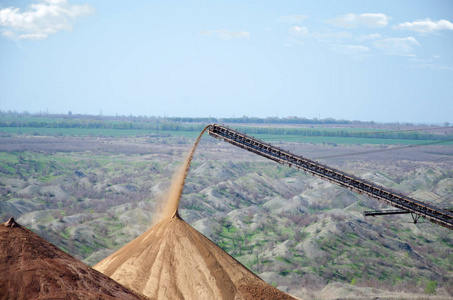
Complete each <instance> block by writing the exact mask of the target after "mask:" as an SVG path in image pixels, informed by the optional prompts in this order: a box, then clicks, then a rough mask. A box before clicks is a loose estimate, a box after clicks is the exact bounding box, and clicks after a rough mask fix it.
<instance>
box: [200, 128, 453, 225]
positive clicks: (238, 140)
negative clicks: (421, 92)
mask: <svg viewBox="0 0 453 300" xmlns="http://www.w3.org/2000/svg"><path fill="white" fill-rule="evenodd" d="M208 134H209V135H210V136H212V137H215V138H218V139H221V140H224V141H225V142H227V143H230V144H233V145H235V146H238V147H240V148H243V149H245V150H247V151H250V152H253V153H255V154H258V155H261V156H263V157H266V158H268V159H271V160H273V161H276V162H278V163H281V164H285V165H288V166H290V167H296V168H297V169H302V170H303V171H305V172H307V173H309V174H311V175H313V176H316V177H319V178H322V179H324V180H327V181H329V182H332V183H335V184H337V185H340V186H342V187H345V188H347V189H349V190H351V191H354V192H357V193H359V194H363V195H366V196H368V197H370V198H373V199H377V200H382V201H385V202H386V203H388V204H390V205H392V206H394V207H397V208H399V209H403V210H405V211H408V212H411V213H414V214H416V215H419V216H422V217H424V218H426V219H427V220H429V221H431V222H433V223H436V224H438V225H441V226H444V227H446V228H449V229H452V230H453V213H451V212H449V211H447V210H444V209H440V208H438V207H436V206H433V205H431V204H427V203H423V202H421V201H418V200H415V199H412V198H409V197H407V196H405V195H402V194H399V193H395V192H394V191H392V190H390V189H386V188H384V187H381V186H378V185H376V184H374V183H372V182H369V181H366V180H363V179H361V178H358V177H355V176H353V175H349V174H346V173H344V172H341V171H339V170H336V169H334V168H331V167H328V166H326V165H323V164H320V163H318V162H316V161H313V160H310V159H307V158H304V157H302V156H299V155H295V154H293V153H291V152H289V151H286V150H283V149H280V148H278V147H275V146H273V145H271V144H269V143H266V142H263V141H260V140H258V139H256V138H254V137H251V136H248V135H246V134H245V133H242V132H239V131H237V130H234V129H231V128H228V127H226V126H223V125H217V124H212V125H211V126H209V129H208Z"/></svg>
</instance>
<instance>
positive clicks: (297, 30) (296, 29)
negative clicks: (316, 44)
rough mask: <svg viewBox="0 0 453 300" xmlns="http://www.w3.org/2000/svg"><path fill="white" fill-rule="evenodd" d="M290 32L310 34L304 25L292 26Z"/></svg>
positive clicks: (303, 34)
mask: <svg viewBox="0 0 453 300" xmlns="http://www.w3.org/2000/svg"><path fill="white" fill-rule="evenodd" d="M291 32H292V33H294V34H295V35H298V36H310V32H309V31H308V28H307V27H306V26H304V27H300V26H293V27H291Z"/></svg>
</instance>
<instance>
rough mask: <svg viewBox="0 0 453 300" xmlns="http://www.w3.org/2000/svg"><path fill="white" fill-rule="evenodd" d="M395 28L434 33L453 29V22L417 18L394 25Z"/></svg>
mask: <svg viewBox="0 0 453 300" xmlns="http://www.w3.org/2000/svg"><path fill="white" fill-rule="evenodd" d="M392 28H393V29H399V30H410V31H416V32H419V33H434V32H436V31H438V30H453V23H451V22H450V21H447V20H439V21H437V22H434V21H431V20H430V19H425V20H417V21H414V22H404V23H400V24H398V25H395V26H392Z"/></svg>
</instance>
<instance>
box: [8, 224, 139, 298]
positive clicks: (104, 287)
mask: <svg viewBox="0 0 453 300" xmlns="http://www.w3.org/2000/svg"><path fill="white" fill-rule="evenodd" d="M117 298H121V299H144V297H140V296H137V295H135V294H134V293H133V292H131V291H130V290H128V289H126V288H125V287H123V286H121V285H120V284H118V283H117V282H115V281H114V280H112V279H110V278H108V277H107V276H105V275H103V274H101V273H99V272H98V271H96V270H93V269H92V268H90V267H88V266H87V265H85V264H83V263H82V262H80V261H78V260H77V259H75V258H73V257H72V256H70V255H68V254H66V253H64V252H63V251H61V250H60V249H58V248H57V247H55V246H54V245H52V244H51V243H49V242H47V241H45V240H44V239H42V238H41V237H39V236H38V235H36V234H35V233H33V232H31V231H30V230H28V229H26V228H24V227H22V226H20V225H19V224H17V223H15V222H14V220H10V221H8V222H6V223H3V224H0V299H88V300H90V299H117Z"/></svg>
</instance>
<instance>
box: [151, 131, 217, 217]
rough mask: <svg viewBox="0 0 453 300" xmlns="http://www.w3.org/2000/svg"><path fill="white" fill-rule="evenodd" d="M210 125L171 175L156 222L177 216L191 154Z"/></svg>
mask: <svg viewBox="0 0 453 300" xmlns="http://www.w3.org/2000/svg"><path fill="white" fill-rule="evenodd" d="M209 127H210V125H208V126H206V127H205V128H204V129H203V130H202V131H201V133H200V135H199V136H198V138H197V140H196V141H195V144H194V145H193V147H192V150H191V151H190V153H189V155H188V156H187V158H186V160H185V162H184V164H183V165H182V167H181V169H179V170H178V171H177V172H176V173H175V175H174V176H173V179H172V182H171V186H170V190H169V191H168V194H167V195H166V201H165V206H164V207H163V210H162V213H161V214H160V216H159V217H158V218H157V222H159V221H161V220H163V219H166V218H173V217H175V216H178V207H179V202H180V200H181V195H182V191H183V189H184V184H185V182H186V178H187V173H188V172H189V168H190V163H191V162H192V158H193V155H194V153H195V150H196V149H197V146H198V143H199V142H200V140H201V137H202V136H203V133H204V132H205V131H206V130H207V129H208V128H209Z"/></svg>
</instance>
